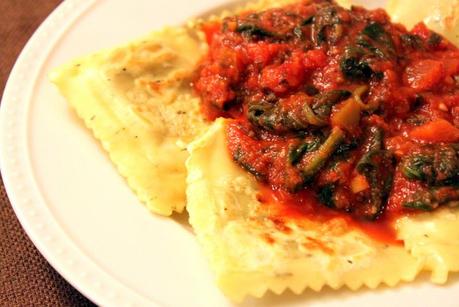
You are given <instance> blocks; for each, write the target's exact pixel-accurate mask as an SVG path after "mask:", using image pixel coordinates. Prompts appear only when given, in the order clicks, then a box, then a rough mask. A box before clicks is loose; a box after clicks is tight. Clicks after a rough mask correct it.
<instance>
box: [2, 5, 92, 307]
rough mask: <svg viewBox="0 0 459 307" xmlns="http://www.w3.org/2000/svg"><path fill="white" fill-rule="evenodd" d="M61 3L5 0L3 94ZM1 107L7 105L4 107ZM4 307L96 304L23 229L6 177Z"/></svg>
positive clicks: (3, 220) (3, 214) (3, 210)
mask: <svg viewBox="0 0 459 307" xmlns="http://www.w3.org/2000/svg"><path fill="white" fill-rule="evenodd" d="M60 3H61V0H39V1H37V0H0V12H1V13H2V17H1V18H0V42H1V43H0V46H1V47H0V95H3V90H4V87H5V83H6V81H7V79H8V75H9V72H10V71H11V68H12V67H13V65H14V62H15V60H16V58H17V56H18V55H19V53H20V51H21V49H22V48H23V47H24V45H25V43H26V42H27V40H28V39H29V38H30V36H31V35H32V34H33V32H34V31H35V29H36V28H37V27H38V26H39V25H40V23H41V22H42V21H43V20H44V19H45V18H46V17H47V16H48V14H49V13H50V12H51V11H52V10H53V9H54V8H55V7H56V6H58V5H59V4H60ZM0 107H1V106H0ZM0 306H94V305H93V304H92V303H91V302H90V301H89V300H87V299H86V298H85V297H83V296H82V295H81V294H80V293H79V292H78V291H76V290H75V289H74V288H72V286H70V285H69V284H68V283H67V282H66V281H65V280H64V279H63V278H62V277H61V276H60V275H59V274H58V273H57V272H56V271H55V270H54V269H53V268H52V267H51V266H50V265H49V264H48V262H46V260H45V259H44V258H43V257H42V256H41V255H40V253H39V252H38V251H37V249H36V248H35V247H34V245H33V244H32V242H31V241H30V240H29V238H28V237H27V235H26V234H25V233H24V231H23V229H22V228H21V226H20V224H19V222H18V220H17V218H16V216H15V215H14V212H13V209H12V207H11V205H10V203H9V201H8V198H7V196H6V193H5V188H4V186H3V180H2V179H0Z"/></svg>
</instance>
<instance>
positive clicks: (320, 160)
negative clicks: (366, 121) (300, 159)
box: [301, 127, 344, 182]
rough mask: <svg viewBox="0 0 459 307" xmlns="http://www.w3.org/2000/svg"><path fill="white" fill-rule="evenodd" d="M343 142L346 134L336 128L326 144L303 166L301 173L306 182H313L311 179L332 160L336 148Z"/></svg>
mask: <svg viewBox="0 0 459 307" xmlns="http://www.w3.org/2000/svg"><path fill="white" fill-rule="evenodd" d="M343 140H344V132H343V131H342V130H341V129H340V128H338V127H334V128H333V129H332V131H331V132H330V135H329V136H328V138H327V139H326V140H325V142H324V143H323V144H322V145H320V147H319V148H318V149H317V150H316V151H314V152H313V153H312V154H311V157H310V158H309V159H308V161H307V163H305V165H304V166H303V168H302V170H301V171H302V175H303V178H304V180H305V182H310V181H311V179H312V178H313V177H314V176H315V175H316V174H317V173H318V172H319V171H320V169H321V168H322V167H323V166H324V165H325V163H326V162H327V161H328V160H329V159H330V157H331V156H332V155H333V153H334V152H335V150H336V148H337V147H338V146H339V145H340V144H341V143H342V142H343Z"/></svg>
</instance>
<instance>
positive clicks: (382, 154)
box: [356, 126, 395, 220]
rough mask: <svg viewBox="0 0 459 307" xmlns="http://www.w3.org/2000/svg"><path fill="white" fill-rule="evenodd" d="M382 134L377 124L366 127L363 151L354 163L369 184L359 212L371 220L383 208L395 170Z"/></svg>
mask: <svg viewBox="0 0 459 307" xmlns="http://www.w3.org/2000/svg"><path fill="white" fill-rule="evenodd" d="M383 136H384V133H383V130H382V128H380V127H378V126H371V127H369V128H368V129H367V131H366V138H365V141H364V144H363V148H364V153H363V155H362V157H361V158H360V160H359V161H358V163H357V165H356V170H357V172H359V173H360V174H362V175H363V176H365V178H366V179H367V181H368V183H369V185H370V194H369V198H368V199H367V200H366V201H364V202H363V206H362V208H361V209H360V214H361V215H363V216H364V217H365V218H368V219H372V220H373V219H376V218H378V217H379V215H380V214H381V212H382V211H383V209H384V206H385V204H386V200H387V197H388V196H389V192H390V190H391V187H392V181H393V175H394V172H395V161H394V157H393V155H392V153H391V152H389V151H387V150H385V149H384V148H383Z"/></svg>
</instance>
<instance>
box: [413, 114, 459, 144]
mask: <svg viewBox="0 0 459 307" xmlns="http://www.w3.org/2000/svg"><path fill="white" fill-rule="evenodd" d="M410 136H411V137H413V138H415V139H417V140H420V141H424V142H428V143H439V142H447V143H452V142H457V141H459V129H458V128H456V127H455V126H453V125H452V124H451V123H450V122H448V121H447V120H444V119H437V120H435V121H432V122H430V123H427V124H425V125H422V126H420V127H416V128H414V129H413V130H411V132H410Z"/></svg>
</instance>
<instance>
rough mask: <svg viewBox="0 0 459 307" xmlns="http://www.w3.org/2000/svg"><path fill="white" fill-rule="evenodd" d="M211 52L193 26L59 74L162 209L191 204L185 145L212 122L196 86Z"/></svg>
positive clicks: (134, 182) (133, 179)
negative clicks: (199, 69) (200, 68)
mask: <svg viewBox="0 0 459 307" xmlns="http://www.w3.org/2000/svg"><path fill="white" fill-rule="evenodd" d="M206 51H207V45H206V44H205V41H204V39H203V37H202V36H201V35H200V32H198V31H196V30H195V29H194V28H192V27H191V26H190V27H178V28H167V29H164V30H162V31H159V32H155V33H152V34H151V35H149V36H147V37H145V38H144V39H141V40H138V41H136V42H133V43H130V44H128V45H125V46H122V47H119V48H115V49H113V50H106V51H101V52H99V53H96V54H93V55H90V56H87V57H83V58H81V59H77V60H75V61H73V62H71V63H69V64H66V65H63V66H61V67H59V68H57V69H55V70H54V71H53V72H52V73H51V80H52V81H53V82H54V83H55V84H56V85H57V87H58V88H59V90H60V92H61V93H62V95H63V96H64V97H65V98H66V99H67V101H68V102H69V103H70V105H71V106H72V107H73V108H74V109H75V111H76V112H77V114H78V115H79V116H80V117H81V118H82V119H83V121H84V123H85V124H86V126H87V127H88V128H90V129H91V130H92V131H93V133H94V136H95V137H96V138H97V139H98V140H100V142H101V143H102V145H103V147H104V148H105V149H106V150H107V152H108V153H109V155H110V158H111V159H112V161H113V163H114V164H115V165H116V166H117V168H118V170H119V172H120V173H121V174H122V175H123V176H124V177H126V179H127V182H128V184H129V186H130V187H131V188H132V189H133V190H134V191H135V193H136V194H137V195H138V197H139V199H140V200H141V201H142V202H144V203H146V204H147V206H148V208H149V209H151V210H152V211H153V212H156V213H159V214H162V215H170V214H171V213H172V212H173V211H177V212H181V211H182V210H183V208H184V207H185V173H186V170H185V159H186V157H187V155H188V154H187V152H186V149H185V146H186V144H187V143H189V142H190V141H191V140H192V139H193V138H194V137H196V136H197V135H198V134H200V133H201V132H202V131H203V130H204V129H205V127H206V126H207V123H206V121H205V120H204V119H203V117H202V116H201V115H200V109H199V99H198V98H197V97H195V96H194V95H193V93H192V88H191V85H190V81H191V77H192V74H193V72H194V70H195V68H196V65H197V63H198V61H199V60H200V59H201V58H202V57H203V56H204V54H205V53H206Z"/></svg>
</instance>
